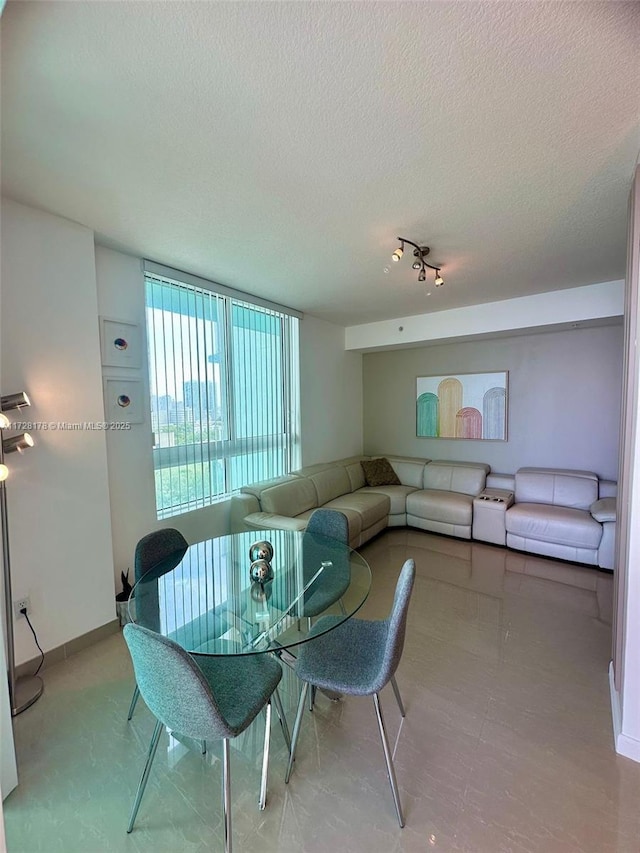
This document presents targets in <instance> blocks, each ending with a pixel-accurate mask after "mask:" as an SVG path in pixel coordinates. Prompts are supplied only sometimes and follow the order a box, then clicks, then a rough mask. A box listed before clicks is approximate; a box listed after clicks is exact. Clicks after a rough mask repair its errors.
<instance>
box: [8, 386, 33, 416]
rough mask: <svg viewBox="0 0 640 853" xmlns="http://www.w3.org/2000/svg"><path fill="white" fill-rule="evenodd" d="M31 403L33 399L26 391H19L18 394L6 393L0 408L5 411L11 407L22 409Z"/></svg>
mask: <svg viewBox="0 0 640 853" xmlns="http://www.w3.org/2000/svg"><path fill="white" fill-rule="evenodd" d="M30 405H31V400H30V399H29V396H28V394H27V393H26V391H19V392H18V393H17V394H6V395H5V396H4V397H1V398H0V408H1V409H2V411H3V412H9V411H11V409H22V408H24V407H25V406H30Z"/></svg>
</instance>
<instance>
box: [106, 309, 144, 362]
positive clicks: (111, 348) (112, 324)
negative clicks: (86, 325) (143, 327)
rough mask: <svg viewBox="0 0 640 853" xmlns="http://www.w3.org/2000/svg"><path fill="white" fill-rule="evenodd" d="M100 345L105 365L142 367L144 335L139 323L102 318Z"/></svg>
mask: <svg viewBox="0 0 640 853" xmlns="http://www.w3.org/2000/svg"><path fill="white" fill-rule="evenodd" d="M100 345H101V349H102V364H103V365H104V366H105V367H140V365H141V363H142V361H141V355H142V336H141V333H140V326H138V325H137V323H129V322H127V321H126V320H113V319H111V318H110V317H101V318H100Z"/></svg>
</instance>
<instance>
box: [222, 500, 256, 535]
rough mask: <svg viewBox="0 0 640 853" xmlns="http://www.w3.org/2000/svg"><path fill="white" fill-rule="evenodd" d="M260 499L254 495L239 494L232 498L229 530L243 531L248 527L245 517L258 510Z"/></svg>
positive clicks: (233, 531)
mask: <svg viewBox="0 0 640 853" xmlns="http://www.w3.org/2000/svg"><path fill="white" fill-rule="evenodd" d="M259 509H260V501H259V500H258V498H256V497H255V496H254V495H245V494H242V493H241V494H238V495H233V497H232V498H231V509H230V514H229V530H230V531H231V533H242V531H243V530H246V529H247V525H246V523H245V518H246V516H247V515H249V513H251V512H258V510H259Z"/></svg>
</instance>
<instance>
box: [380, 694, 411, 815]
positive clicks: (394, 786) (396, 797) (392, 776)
mask: <svg viewBox="0 0 640 853" xmlns="http://www.w3.org/2000/svg"><path fill="white" fill-rule="evenodd" d="M373 704H374V705H375V709H376V716H377V717H378V728H379V729H380V739H381V741H382V749H383V750H384V760H385V761H386V762H387V775H388V777H389V784H390V785H391V793H392V794H393V802H394V803H395V807H396V814H397V815H398V823H399V824H400V826H401V827H403V826H404V817H403V814H402V806H401V805H400V794H399V792H398V782H397V781H396V771H395V770H394V767H393V759H392V757H391V750H390V749H389V741H388V739H387V732H386V729H385V727H384V718H383V716H382V708H381V706H380V697H379V696H378V694H377V693H374V694H373Z"/></svg>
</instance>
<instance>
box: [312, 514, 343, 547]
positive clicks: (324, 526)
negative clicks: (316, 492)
mask: <svg viewBox="0 0 640 853" xmlns="http://www.w3.org/2000/svg"><path fill="white" fill-rule="evenodd" d="M306 532H307V533H314V534H316V535H318V536H326V537H327V538H328V539H336V540H337V541H338V542H342V543H344V544H345V545H348V544H349V522H348V520H347V516H346V515H345V514H344V513H343V512H339V511H338V510H336V509H317V510H316V511H315V512H314V513H313V515H312V516H311V518H310V519H309V523H308V524H307V527H306Z"/></svg>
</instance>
